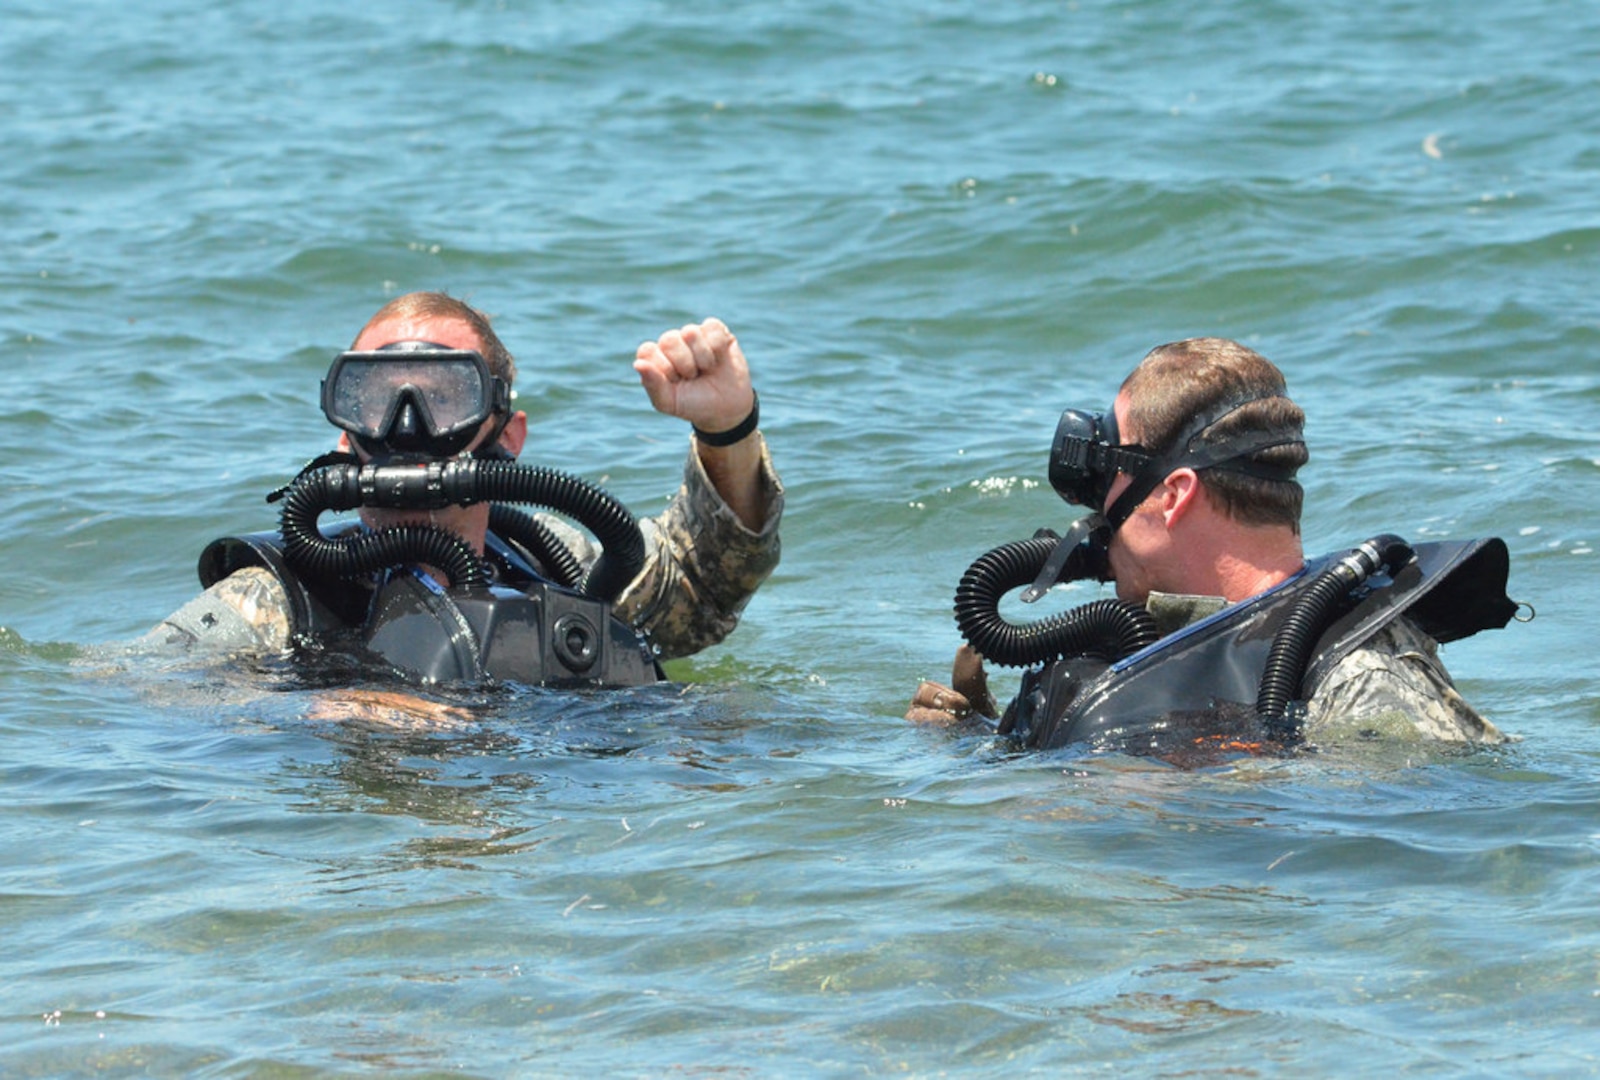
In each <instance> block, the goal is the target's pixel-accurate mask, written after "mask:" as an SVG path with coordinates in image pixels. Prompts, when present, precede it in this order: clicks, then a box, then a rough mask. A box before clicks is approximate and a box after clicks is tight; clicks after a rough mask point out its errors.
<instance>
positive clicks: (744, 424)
mask: <svg viewBox="0 0 1600 1080" xmlns="http://www.w3.org/2000/svg"><path fill="white" fill-rule="evenodd" d="M760 423H761V399H760V398H759V397H757V396H756V392H755V391H754V390H752V391H750V415H749V416H747V417H745V418H744V419H743V420H741V421H739V422H738V423H737V424H735V425H734V426H733V427H731V428H729V429H728V430H727V431H701V430H700V429H699V428H698V427H696V428H695V429H694V437H695V438H697V439H699V440H700V441H701V442H702V443H704V444H705V445H706V446H732V445H733V444H734V443H736V442H740V441H741V440H743V439H744V437H745V436H747V435H749V434H750V433H751V432H752V431H754V430H755V429H756V427H757V425H759V424H760Z"/></svg>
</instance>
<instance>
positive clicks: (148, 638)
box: [134, 566, 291, 653]
mask: <svg viewBox="0 0 1600 1080" xmlns="http://www.w3.org/2000/svg"><path fill="white" fill-rule="evenodd" d="M290 622H291V619H290V608H289V597H288V594H287V593H285V592H284V590H283V586H282V585H280V584H279V583H278V579H277V578H275V577H273V576H272V574H271V573H270V572H268V571H267V570H265V569H263V568H261V567H254V566H253V567H247V568H245V569H243V570H237V571H235V572H234V573H232V574H229V575H228V576H227V577H225V578H223V579H222V580H221V581H219V582H217V583H216V584H215V585H213V586H211V587H210V588H209V589H207V590H206V591H205V592H203V593H201V594H200V595H199V596H197V597H195V598H194V599H193V600H191V601H189V602H188V603H187V604H185V605H183V607H181V608H179V609H178V610H177V611H175V612H173V613H172V614H171V615H169V616H167V618H165V619H163V620H162V621H161V622H160V623H159V624H158V625H157V626H156V627H155V629H153V630H151V631H150V632H149V633H147V634H146V635H145V636H144V637H142V638H140V639H139V640H138V641H137V642H135V643H134V644H135V645H137V646H142V647H145V648H151V649H158V650H162V651H171V650H173V649H180V650H184V651H191V652H192V651H206V652H216V653H276V652H283V651H284V650H285V649H287V648H288V647H289V627H290Z"/></svg>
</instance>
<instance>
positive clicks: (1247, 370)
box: [1122, 338, 1310, 533]
mask: <svg viewBox="0 0 1600 1080" xmlns="http://www.w3.org/2000/svg"><path fill="white" fill-rule="evenodd" d="M1122 390H1123V392H1124V393H1126V394H1127V395H1128V426H1129V427H1131V428H1133V434H1136V435H1137V439H1136V440H1135V441H1137V442H1138V443H1139V444H1140V445H1142V446H1144V447H1145V448H1146V449H1149V450H1151V451H1153V452H1155V453H1156V454H1166V453H1168V452H1170V451H1171V450H1172V449H1173V448H1174V446H1173V444H1174V443H1175V442H1176V441H1177V439H1178V437H1179V435H1181V434H1182V433H1183V429H1184V426H1185V425H1186V424H1187V423H1188V422H1189V421H1190V420H1192V419H1193V418H1194V417H1195V416H1197V415H1199V414H1200V413H1202V412H1204V411H1206V410H1208V409H1211V408H1214V407H1216V406H1218V405H1220V404H1222V403H1223V402H1226V401H1227V400H1229V399H1230V398H1238V397H1249V396H1250V395H1252V394H1261V395H1263V396H1262V397H1260V398H1258V399H1257V400H1254V401H1247V402H1246V403H1245V404H1243V405H1241V406H1239V408H1237V409H1235V410H1234V411H1233V412H1231V413H1229V414H1228V415H1227V416H1225V417H1223V418H1222V419H1220V420H1218V421H1217V422H1216V423H1215V424H1213V425H1212V426H1211V427H1209V428H1207V429H1206V432H1205V435H1204V437H1203V440H1202V441H1203V442H1206V443H1209V442H1215V441H1218V440H1221V439H1224V438H1227V437H1229V436H1234V435H1240V434H1243V433H1246V432H1268V433H1272V434H1280V435H1285V436H1290V437H1292V438H1296V439H1300V440H1301V441H1299V442H1290V443H1286V444H1284V445H1281V446H1272V447H1267V448H1266V449H1263V450H1257V451H1256V452H1255V453H1253V454H1250V455H1249V456H1248V458H1246V459H1245V460H1248V461H1251V462H1253V463H1255V464H1258V465H1262V466H1268V467H1270V468H1274V469H1281V470H1283V471H1284V472H1285V473H1286V474H1288V475H1290V476H1292V475H1293V474H1294V472H1295V471H1296V470H1297V469H1299V468H1300V466H1302V465H1304V464H1305V463H1306V461H1307V460H1309V458H1310V453H1309V451H1308V450H1307V449H1306V446H1305V442H1304V432H1305V422H1306V417H1305V413H1304V412H1303V411H1301V409H1300V406H1298V405H1296V404H1295V403H1294V402H1293V401H1290V400H1289V397H1288V387H1287V384H1286V383H1285V382H1284V378H1283V372H1281V371H1279V370H1278V368H1277V366H1276V365H1274V364H1273V363H1272V361H1270V360H1268V359H1267V358H1266V357H1264V356H1262V355H1261V354H1260V353H1258V352H1256V351H1255V350H1253V349H1248V348H1246V347H1245V346H1243V345H1240V344H1239V343H1238V342H1237V341H1229V340H1228V339H1226V338H1189V339H1188V340H1186V341H1176V342H1172V343H1171V344H1167V345H1159V346H1157V347H1156V348H1154V349H1151V350H1150V352H1149V353H1148V354H1146V355H1145V358H1144V359H1143V360H1141V361H1140V362H1139V366H1138V367H1136V368H1134V369H1133V373H1132V374H1130V375H1129V376H1128V377H1127V378H1126V379H1125V380H1123V383H1122ZM1127 434H1128V433H1125V434H1124V437H1125V438H1126V436H1127ZM1199 476H1200V482H1201V483H1202V484H1203V485H1205V488H1206V491H1207V492H1208V493H1209V494H1210V495H1211V496H1212V497H1213V498H1214V499H1216V501H1217V504H1218V506H1219V507H1220V508H1221V510H1222V512H1223V513H1224V514H1226V515H1227V516H1228V517H1229V518H1232V519H1233V520H1235V521H1238V522H1241V523H1243V524H1246V525H1287V526H1289V527H1290V528H1292V529H1293V530H1294V531H1295V532H1296V533H1299V531H1300V512H1301V507H1302V506H1303V504H1304V502H1305V489H1303V488H1302V487H1301V486H1300V484H1299V482H1298V481H1295V480H1287V479H1285V480H1275V479H1267V478H1264V477H1260V476H1252V475H1249V474H1247V473H1242V472H1234V471H1230V470H1228V469H1226V468H1222V467H1213V468H1208V469H1202V470H1201V471H1200V473H1199Z"/></svg>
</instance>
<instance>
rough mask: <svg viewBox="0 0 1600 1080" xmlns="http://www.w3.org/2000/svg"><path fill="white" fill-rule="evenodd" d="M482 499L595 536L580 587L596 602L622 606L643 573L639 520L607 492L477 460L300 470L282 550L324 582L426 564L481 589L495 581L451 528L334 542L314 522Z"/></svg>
mask: <svg viewBox="0 0 1600 1080" xmlns="http://www.w3.org/2000/svg"><path fill="white" fill-rule="evenodd" d="M476 502H491V503H493V502H510V503H532V504H535V505H538V506H543V507H547V508H549V509H551V510H555V511H557V512H559V513H562V514H565V515H567V516H569V517H571V518H573V519H574V520H576V521H577V522H578V523H579V524H581V525H583V526H584V527H585V528H586V529H588V530H589V531H590V532H592V533H594V535H595V538H596V539H597V540H598V541H599V542H600V546H601V549H602V551H603V554H602V555H601V557H600V558H599V560H597V561H596V563H595V565H594V566H593V567H591V568H590V570H589V573H588V574H587V575H586V576H584V577H583V579H582V580H581V581H579V582H578V583H577V588H578V589H579V591H581V592H583V593H585V594H587V595H589V596H593V597H596V598H598V599H601V600H615V599H616V598H617V596H618V595H619V594H620V593H621V592H622V590H623V589H624V588H625V587H626V586H627V584H628V583H629V582H630V581H632V580H633V579H634V578H635V577H637V576H638V574H639V571H640V570H641V569H643V567H644V561H645V547H644V534H643V533H641V532H640V531H639V523H638V521H637V520H635V519H634V516H633V514H632V513H630V512H629V511H628V508H627V507H625V506H623V505H622V504H621V503H620V502H618V501H617V500H616V499H614V498H612V497H611V496H610V495H608V494H607V493H606V492H604V491H602V490H601V489H600V488H598V487H596V486H595V485H593V484H590V483H589V482H587V481H585V480H580V479H578V478H577V477H575V476H571V475H568V474H567V473H563V472H560V471H558V470H555V469H547V468H543V467H540V466H530V465H518V464H516V463H515V462H508V461H476V460H472V459H456V460H452V461H448V462H429V463H426V464H422V465H388V466H374V465H364V466H363V465H355V464H344V463H340V464H334V465H328V466H325V467H322V468H317V469H312V470H310V471H308V472H306V473H303V474H302V475H301V476H299V477H297V478H296V479H295V481H294V483H292V484H291V485H289V488H288V489H287V492H286V494H285V501H284V507H283V513H282V518H281V524H280V528H281V531H282V533H283V539H284V553H285V555H287V556H288V558H289V560H290V561H291V563H294V564H296V565H298V566H303V567H304V568H306V569H307V570H308V571H309V572H311V573H313V574H316V575H318V576H322V577H335V578H338V577H355V576H358V575H360V574H364V573H370V572H371V571H373V570H377V569H381V568H382V567H385V566H394V565H398V564H403V563H411V562H424V563H427V564H429V565H431V566H437V567H438V568H439V569H440V570H442V571H443V572H445V573H446V574H448V575H449V577H450V582H451V585H452V587H461V588H467V589H474V588H478V589H481V588H484V587H487V584H488V574H487V571H486V570H485V569H484V567H483V565H482V560H481V559H479V558H478V556H477V553H476V552H474V551H473V550H472V548H471V546H470V545H468V544H467V543H465V542H464V541H462V540H461V539H460V538H459V537H456V536H454V535H453V534H451V533H448V532H445V531H444V530H441V529H436V528H433V527H431V526H408V527H404V528H403V529H399V530H394V529H384V530H382V531H380V532H377V533H366V534H360V535H357V536H355V537H345V538H340V539H337V540H329V539H328V538H326V537H324V536H323V535H322V533H321V531H320V530H319V529H318V528H317V517H318V516H319V515H320V514H321V513H322V512H323V511H325V510H353V509H355V508H357V507H360V506H371V507H387V508H404V509H440V508H443V507H446V506H468V505H471V504H472V503H476ZM419 545H421V546H420V547H419ZM569 554H570V553H569ZM379 560H381V561H379ZM571 569H572V568H571V567H568V570H569V571H570V570H571Z"/></svg>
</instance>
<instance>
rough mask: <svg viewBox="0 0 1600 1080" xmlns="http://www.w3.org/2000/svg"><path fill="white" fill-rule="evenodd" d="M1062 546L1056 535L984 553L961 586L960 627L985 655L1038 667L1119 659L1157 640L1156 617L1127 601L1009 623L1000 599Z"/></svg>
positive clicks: (957, 608) (1010, 664) (1002, 661)
mask: <svg viewBox="0 0 1600 1080" xmlns="http://www.w3.org/2000/svg"><path fill="white" fill-rule="evenodd" d="M1056 546H1057V539H1056V538H1055V537H1050V536H1043V537H1035V538H1034V539H1031V540H1018V541H1016V542H1015V543H1011V544H1003V545H1001V546H1000V547H997V548H995V549H994V550H993V551H990V552H987V553H986V554H983V555H980V556H979V557H978V559H977V561H975V562H974V563H973V564H972V565H971V566H970V567H968V568H967V572H966V573H965V574H963V575H962V577H961V584H960V585H959V586H958V587H957V588H956V603H955V612H956V626H957V627H959V628H960V630H961V636H962V637H964V638H965V639H966V640H967V644H969V645H971V646H972V647H973V648H974V649H976V650H977V651H978V652H979V653H981V654H982V655H983V657H984V659H986V660H988V661H989V662H991V663H994V664H999V665H1000V666H1002V667H1032V666H1034V665H1035V664H1042V663H1046V662H1048V661H1052V660H1057V659H1060V658H1062V657H1067V656H1097V657H1100V658H1101V659H1103V660H1107V661H1111V662H1115V661H1117V660H1121V659H1122V658H1123V657H1125V656H1129V655H1131V654H1133V653H1135V652H1137V651H1138V650H1140V649H1142V648H1144V647H1145V646H1146V645H1149V644H1150V643H1151V642H1153V641H1155V640H1156V638H1157V636H1158V635H1157V633H1156V626H1155V620H1154V619H1153V618H1151V616H1150V613H1149V612H1148V611H1146V610H1145V609H1144V608H1142V607H1137V606H1135V605H1133V604H1129V603H1125V602H1123V601H1121V600H1095V601H1092V602H1090V603H1087V604H1084V605H1082V606H1081V607H1076V608H1073V609H1072V610H1071V611H1067V612H1063V613H1061V614H1060V615H1053V616H1051V617H1050V618H1048V619H1041V620H1040V621H1039V622H1036V623H1031V624H1026V625H1022V624H1016V623H1012V622H1008V621H1007V620H1006V618H1005V617H1004V616H1003V615H1001V614H1000V598H1001V597H1003V596H1004V595H1005V594H1006V593H1007V592H1009V591H1011V590H1012V589H1016V588H1020V587H1021V586H1023V585H1027V584H1029V583H1031V582H1032V581H1033V580H1034V577H1035V576H1036V575H1037V574H1038V573H1039V571H1040V570H1041V568H1043V566H1044V563H1045V560H1046V559H1048V558H1049V557H1050V554H1051V552H1053V551H1054V550H1055V548H1056Z"/></svg>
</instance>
